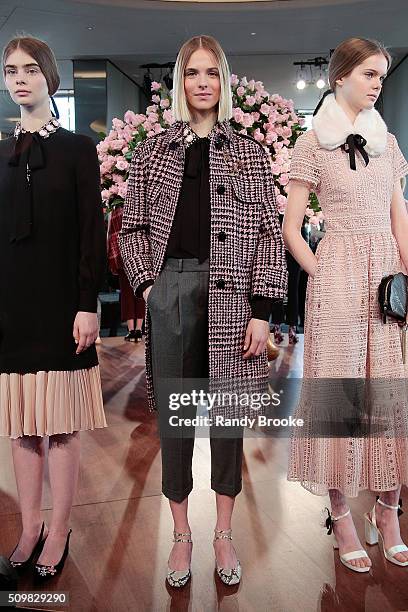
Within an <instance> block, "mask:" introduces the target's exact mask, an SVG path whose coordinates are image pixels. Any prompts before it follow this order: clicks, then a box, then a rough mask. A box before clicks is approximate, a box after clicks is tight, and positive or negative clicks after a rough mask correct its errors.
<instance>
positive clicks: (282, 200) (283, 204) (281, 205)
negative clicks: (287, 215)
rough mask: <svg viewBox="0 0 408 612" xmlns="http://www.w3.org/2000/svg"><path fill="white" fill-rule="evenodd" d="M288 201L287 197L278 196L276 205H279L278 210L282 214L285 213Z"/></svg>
mask: <svg viewBox="0 0 408 612" xmlns="http://www.w3.org/2000/svg"><path fill="white" fill-rule="evenodd" d="M287 201H288V199H287V197H286V196H284V195H282V194H279V195H278V196H276V204H277V205H278V210H279V212H280V213H281V214H283V213H284V212H285V208H286V204H287Z"/></svg>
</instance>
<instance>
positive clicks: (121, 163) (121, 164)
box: [116, 157, 129, 172]
mask: <svg viewBox="0 0 408 612" xmlns="http://www.w3.org/2000/svg"><path fill="white" fill-rule="evenodd" d="M116 168H117V169H118V170H120V171H121V172H125V170H127V169H128V168H129V162H128V161H126V159H124V158H123V157H122V158H121V159H118V161H117V162H116Z"/></svg>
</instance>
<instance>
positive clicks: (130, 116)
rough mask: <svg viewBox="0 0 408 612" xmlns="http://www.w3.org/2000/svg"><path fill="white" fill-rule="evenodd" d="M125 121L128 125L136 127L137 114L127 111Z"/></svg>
mask: <svg viewBox="0 0 408 612" xmlns="http://www.w3.org/2000/svg"><path fill="white" fill-rule="evenodd" d="M125 121H126V123H131V124H133V125H134V124H135V122H136V114H135V113H134V112H133V111H131V110H128V111H126V113H125Z"/></svg>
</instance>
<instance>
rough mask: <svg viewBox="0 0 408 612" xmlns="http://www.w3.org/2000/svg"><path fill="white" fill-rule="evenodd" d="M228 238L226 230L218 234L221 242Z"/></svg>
mask: <svg viewBox="0 0 408 612" xmlns="http://www.w3.org/2000/svg"><path fill="white" fill-rule="evenodd" d="M226 239H227V234H226V233H225V232H220V233H219V234H218V240H219V241H220V242H225V241H226Z"/></svg>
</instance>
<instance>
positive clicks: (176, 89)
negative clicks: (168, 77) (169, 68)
mask: <svg viewBox="0 0 408 612" xmlns="http://www.w3.org/2000/svg"><path fill="white" fill-rule="evenodd" d="M198 49H206V50H207V51H209V52H210V53H212V55H213V56H214V58H215V61H216V65H217V68H218V71H219V75H220V84H221V91H220V99H219V102H218V118H217V119H218V121H224V120H226V119H230V118H231V117H232V93H231V83H230V70H229V67H228V62H227V58H226V57H225V53H224V51H223V50H222V47H221V45H220V43H219V42H218V41H217V40H215V38H213V37H212V36H194V37H193V38H190V40H187V41H186V42H185V43H184V45H183V46H182V47H181V49H180V51H179V53H178V56H177V60H176V65H175V66H174V74H173V104H172V110H173V115H174V118H175V120H176V121H185V122H187V123H188V122H189V121H191V113H190V110H189V108H188V104H187V100H186V94H185V91H184V72H185V70H186V66H187V64H188V62H189V60H190V57H191V56H192V54H193V53H194V51H197V50H198Z"/></svg>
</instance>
